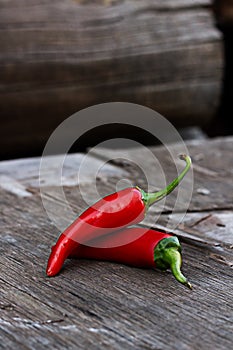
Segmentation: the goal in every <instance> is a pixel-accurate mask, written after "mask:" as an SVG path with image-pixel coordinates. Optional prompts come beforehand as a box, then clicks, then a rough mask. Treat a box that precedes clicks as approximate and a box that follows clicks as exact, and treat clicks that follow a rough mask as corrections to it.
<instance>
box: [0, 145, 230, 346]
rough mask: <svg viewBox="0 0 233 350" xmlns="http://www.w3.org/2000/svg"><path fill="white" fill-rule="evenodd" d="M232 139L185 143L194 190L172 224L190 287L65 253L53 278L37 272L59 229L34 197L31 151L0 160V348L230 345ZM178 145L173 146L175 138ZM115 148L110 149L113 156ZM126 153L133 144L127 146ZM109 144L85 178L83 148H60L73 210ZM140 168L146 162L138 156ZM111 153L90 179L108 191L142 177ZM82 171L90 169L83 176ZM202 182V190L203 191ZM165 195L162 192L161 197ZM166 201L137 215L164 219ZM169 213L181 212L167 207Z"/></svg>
mask: <svg viewBox="0 0 233 350" xmlns="http://www.w3.org/2000/svg"><path fill="white" fill-rule="evenodd" d="M232 146H233V138H228V139H216V140H212V141H209V140H207V141H198V142H189V143H187V147H188V149H189V151H190V155H191V156H192V159H193V169H194V191H193V197H192V201H191V203H190V207H189V209H188V212H187V215H186V217H185V218H184V220H183V221H182V223H181V224H179V226H178V227H177V228H176V229H175V230H174V231H175V233H176V234H177V235H178V236H179V238H180V240H181V242H182V246H183V271H184V273H185V274H186V275H187V276H188V277H189V279H190V281H191V282H192V284H193V290H192V291H190V290H188V289H186V288H185V287H184V286H182V285H179V284H178V283H177V282H176V281H175V279H174V278H173V276H172V275H171V273H170V272H169V271H168V272H165V273H162V272H160V271H158V270H155V271H152V270H144V269H136V268H130V267H127V266H123V265H120V264H114V263H108V262H96V261H88V260H80V261H79V260H68V261H67V262H66V264H65V267H64V268H63V270H62V272H61V273H60V274H59V275H58V276H57V277H54V278H48V277H46V276H45V267H46V260H47V258H48V254H49V252H50V247H51V245H52V244H53V242H54V241H55V240H56V238H57V236H58V234H59V230H58V229H57V228H56V227H55V226H54V225H53V224H52V223H51V221H50V219H49V218H48V216H47V214H46V212H45V210H44V208H43V205H42V202H41V198H40V192H39V184H38V170H39V163H40V160H39V159H37V158H34V159H26V160H15V161H8V162H1V163H0V176H1V180H0V205H1V206H0V211H1V216H0V229H1V236H0V240H1V245H0V251H1V254H0V271H1V274H0V309H1V314H0V348H1V349H7V350H8V349H14V348H16V347H17V348H18V349H44V348H49V349H77V348H78V349H156V350H159V349H171V350H174V349H177V350H178V349H179V350H180V349H184V350H187V349H203V350H204V349H217V350H218V349H222V350H225V349H230V348H231V346H232V341H233V338H232V324H233V318H232V317H233V310H232V301H233V300H232V288H233V283H232V266H233V259H232V247H233V238H232V237H233V221H232V209H233V204H232V202H233V201H232V199H233V198H232V192H233V191H232ZM174 147H177V145H174ZM151 150H152V152H153V153H154V154H155V155H156V157H157V158H158V159H159V160H160V161H161V164H162V166H163V169H164V171H169V172H170V173H169V178H170V177H171V178H172V177H174V176H175V174H176V171H175V168H172V167H171V164H170V163H171V159H169V157H167V155H166V152H165V150H164V149H163V148H162V147H154V148H151ZM115 152H116V151H109V154H112V156H113V158H114V156H115ZM129 153H131V154H129V155H128V156H129V159H132V157H133V154H134V156H135V157H137V155H138V152H137V150H135V151H133V150H130V151H129ZM106 154H107V151H106V150H105V152H104V153H101V152H100V153H99V154H96V155H94V154H93V153H91V154H90V155H89V157H90V163H89V165H90V166H88V167H87V169H86V176H85V177H84V178H81V179H80V180H79V181H77V178H76V177H75V173H76V172H77V171H78V167H79V166H80V164H81V161H82V158H83V157H84V155H82V154H74V155H70V156H68V159H67V163H66V165H65V167H66V170H65V172H64V182H63V183H64V185H65V194H66V198H67V200H68V201H69V203H70V205H71V206H72V209H73V210H74V211H76V213H77V214H78V213H79V212H80V210H82V209H83V208H85V202H84V200H83V199H82V198H81V195H80V193H79V188H80V186H81V185H82V184H83V183H85V184H86V192H87V194H88V196H89V197H90V198H92V197H93V196H94V193H93V187H92V185H93V179H92V176H91V172H92V166H91V164H94V162H96V163H99V164H101V162H102V159H104V158H105V157H106ZM144 162H145V166H148V165H147V164H146V163H147V159H146V158H144ZM126 163H127V162H126V161H125V160H124V161H120V160H113V162H112V163H108V164H107V165H105V166H104V167H103V168H102V172H101V175H100V176H99V177H98V181H97V187H98V190H99V192H100V193H102V194H107V193H109V192H111V191H112V190H114V189H115V187H116V184H117V183H118V181H119V180H120V179H122V178H123V177H124V178H127V179H128V180H129V181H134V180H135V177H137V176H138V180H139V182H141V183H140V185H141V186H143V184H144V186H145V182H144V179H143V176H141V175H140V171H139V170H138V173H137V172H136V173H135V171H136V169H135V167H134V166H133V165H132V164H131V163H130V162H129V164H126ZM88 174H89V176H88ZM57 185H58V183H57V180H56V174H55V173H54V170H53V157H51V162H50V167H49V168H48V178H47V182H46V181H45V183H44V185H43V191H44V193H47V194H48V198H50V200H51V208H53V209H54V210H55V211H56V212H57V214H58V215H64V207H65V203H63V202H62V200H61V199H60V198H58V197H57V196H56V193H57ZM204 189H205V191H204ZM170 198H171V202H170V200H168V203H169V205H170V206H171V203H172V201H173V197H172V196H171V197H170ZM169 205H168V206H167V207H165V208H164V210H163V212H162V214H161V216H160V219H159V221H158V222H157V223H155V222H154V220H153V215H154V214H156V210H155V209H154V208H153V209H152V208H151V210H150V211H149V213H148V214H149V215H148V217H147V219H146V220H145V222H144V225H148V226H158V225H159V226H161V227H162V228H165V227H166V221H167V219H168V216H169V215H171V213H170V212H169V210H170V207H169ZM172 215H173V220H176V219H177V216H178V215H179V213H172Z"/></svg>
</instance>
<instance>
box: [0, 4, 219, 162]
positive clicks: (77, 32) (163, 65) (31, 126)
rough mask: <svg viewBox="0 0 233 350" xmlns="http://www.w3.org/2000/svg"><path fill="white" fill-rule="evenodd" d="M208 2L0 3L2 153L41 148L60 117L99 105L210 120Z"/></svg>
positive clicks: (214, 82) (213, 77) (214, 53)
mask: <svg viewBox="0 0 233 350" xmlns="http://www.w3.org/2000/svg"><path fill="white" fill-rule="evenodd" d="M210 4H211V1H210V0H202V1H200V0H194V1H191V0H182V1H181V0H178V1H177V0H176V1H171V0H166V1H165V0H163V1H161V0H160V1H154V2H152V1H149V0H143V1H142V0H137V1H135V0H127V1H123V0H117V1H114V0H112V1H111V0H109V1H107V0H106V1H105V0H99V1H88V0H86V1H85V0H84V1H75V0H59V1H55V2H51V1H48V0H47V1H45V0H24V1H21V2H20V6H19V2H18V1H17V0H10V1H1V3H0V23H1V25H0V44H1V51H0V70H1V85H0V108H1V111H0V112H1V116H2V126H1V129H0V139H1V143H2V147H1V148H0V156H1V155H2V156H4V155H5V153H6V150H8V152H9V154H10V152H11V154H13V157H15V156H14V152H15V150H16V149H17V151H18V152H21V153H22V152H25V154H26V152H27V154H28V152H29V151H30V152H32V154H33V151H34V152H38V151H39V150H41V149H43V142H45V141H46V140H47V138H48V136H49V134H50V133H51V132H52V130H54V129H55V127H56V126H57V125H58V124H59V123H60V122H61V121H62V120H64V119H65V118H67V117H68V116H69V115H71V114H72V113H75V112H77V111H78V110H80V109H82V108H84V107H87V106H90V105H93V104H97V103H103V102H110V101H127V102H134V103H138V104H142V105H146V106H148V107H151V108H153V109H155V110H157V111H158V112H160V113H161V114H163V115H165V117H166V118H168V119H170V120H171V121H172V122H174V123H176V125H182V126H183V125H185V124H190V123H192V125H194V124H203V123H206V122H207V121H208V120H210V119H211V118H213V116H214V115H215V113H216V108H217V106H218V101H219V96H220V88H221V86H220V85H221V72H222V66H223V60H222V54H221V35H220V33H219V32H218V30H217V29H216V28H215V26H214V19H213V16H212V11H211V9H210ZM13 130H15V132H14V140H12V138H11V137H10V135H12V133H13ZM3 149H4V151H2V150H3ZM34 154H35V153H34Z"/></svg>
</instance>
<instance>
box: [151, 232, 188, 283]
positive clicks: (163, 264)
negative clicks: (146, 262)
mask: <svg viewBox="0 0 233 350" xmlns="http://www.w3.org/2000/svg"><path fill="white" fill-rule="evenodd" d="M154 262H155V265H156V266H157V267H158V268H159V269H161V270H166V269H167V268H169V267H170V269H171V271H172V273H173V275H174V277H175V278H176V280H177V281H178V282H180V283H182V284H184V285H185V286H186V287H188V288H189V289H192V285H191V283H189V282H188V280H187V278H186V277H185V276H184V275H183V274H182V272H181V270H180V268H181V264H182V258H181V245H180V243H179V240H178V238H177V237H175V236H171V237H168V238H164V239H162V240H161V241H160V242H159V243H158V244H157V246H156V247H155V248H154Z"/></svg>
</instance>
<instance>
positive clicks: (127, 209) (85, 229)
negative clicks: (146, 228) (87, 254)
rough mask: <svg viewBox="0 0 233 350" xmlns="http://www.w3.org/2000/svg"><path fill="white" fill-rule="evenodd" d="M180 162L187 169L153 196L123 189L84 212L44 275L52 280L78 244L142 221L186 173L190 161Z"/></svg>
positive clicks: (64, 236) (63, 236)
mask: <svg viewBox="0 0 233 350" xmlns="http://www.w3.org/2000/svg"><path fill="white" fill-rule="evenodd" d="M180 159H182V160H185V162H186V166H185V168H184V170H183V171H182V172H181V174H180V175H179V176H178V177H177V178H175V179H174V180H173V181H172V182H171V183H170V184H169V185H168V186H167V187H166V188H165V189H163V190H161V191H159V192H156V193H146V192H144V191H143V190H142V189H140V188H138V187H132V188H126V189H124V190H122V191H119V192H116V193H113V194H110V195H108V196H107V197H105V198H103V199H101V200H99V201H98V202H97V203H95V204H94V205H93V206H92V207H90V208H88V209H87V210H86V211H84V212H83V213H82V214H81V215H80V216H79V217H78V218H77V219H76V220H75V221H74V222H73V223H72V224H71V225H70V226H69V227H68V228H67V229H66V230H65V231H64V232H63V233H62V234H61V235H60V237H59V239H58V241H57V243H56V245H55V246H54V247H53V248H52V252H51V254H50V257H49V260H48V265H47V270H46V273H47V275H48V276H55V275H56V274H57V273H58V272H59V271H60V269H61V268H62V265H63V263H64V261H65V259H66V258H67V257H68V256H70V254H71V253H72V251H74V250H75V249H76V248H77V247H78V246H79V244H84V243H87V242H88V241H90V240H92V239H94V238H96V237H99V236H103V235H106V234H107V233H110V232H113V231H117V230H119V229H121V228H123V227H125V226H128V225H133V224H136V223H139V222H140V221H142V220H143V219H144V216H145V213H146V211H147V209H148V208H149V206H150V205H152V204H153V203H155V202H157V201H159V200H161V199H162V198H164V197H165V196H167V195H168V194H169V193H170V192H172V191H173V189H174V188H175V187H177V186H178V184H179V183H180V181H181V180H182V179H183V177H184V176H185V174H186V173H187V172H188V170H189V168H190V166H191V159H190V157H189V156H186V155H181V156H180Z"/></svg>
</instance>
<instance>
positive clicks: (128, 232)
mask: <svg viewBox="0 0 233 350" xmlns="http://www.w3.org/2000/svg"><path fill="white" fill-rule="evenodd" d="M100 244H101V248H99V247H96V246H94V242H92V246H87V245H81V244H80V245H79V246H78V248H77V249H76V250H75V251H74V252H73V253H72V257H76V258H85V259H95V260H102V261H104V260H105V261H112V262H118V263H123V264H125V265H130V266H134V267H144V268H155V267H157V268H159V269H161V270H166V269H167V268H169V267H170V269H171V271H172V273H173V275H174V276H175V278H176V279H177V281H179V282H180V283H183V284H184V285H186V286H187V287H189V288H190V289H192V286H191V284H190V283H189V282H188V281H187V279H186V277H184V275H183V274H182V273H181V271H180V267H181V263H182V259H181V245H180V243H179V240H178V238H177V237H175V236H172V235H170V234H168V233H163V232H160V231H155V230H151V229H150V230H149V229H146V228H138V227H135V228H128V229H123V230H121V231H117V232H113V233H111V234H108V235H107V236H104V237H101V238H100V239H98V240H97V241H96V245H98V246H100Z"/></svg>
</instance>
